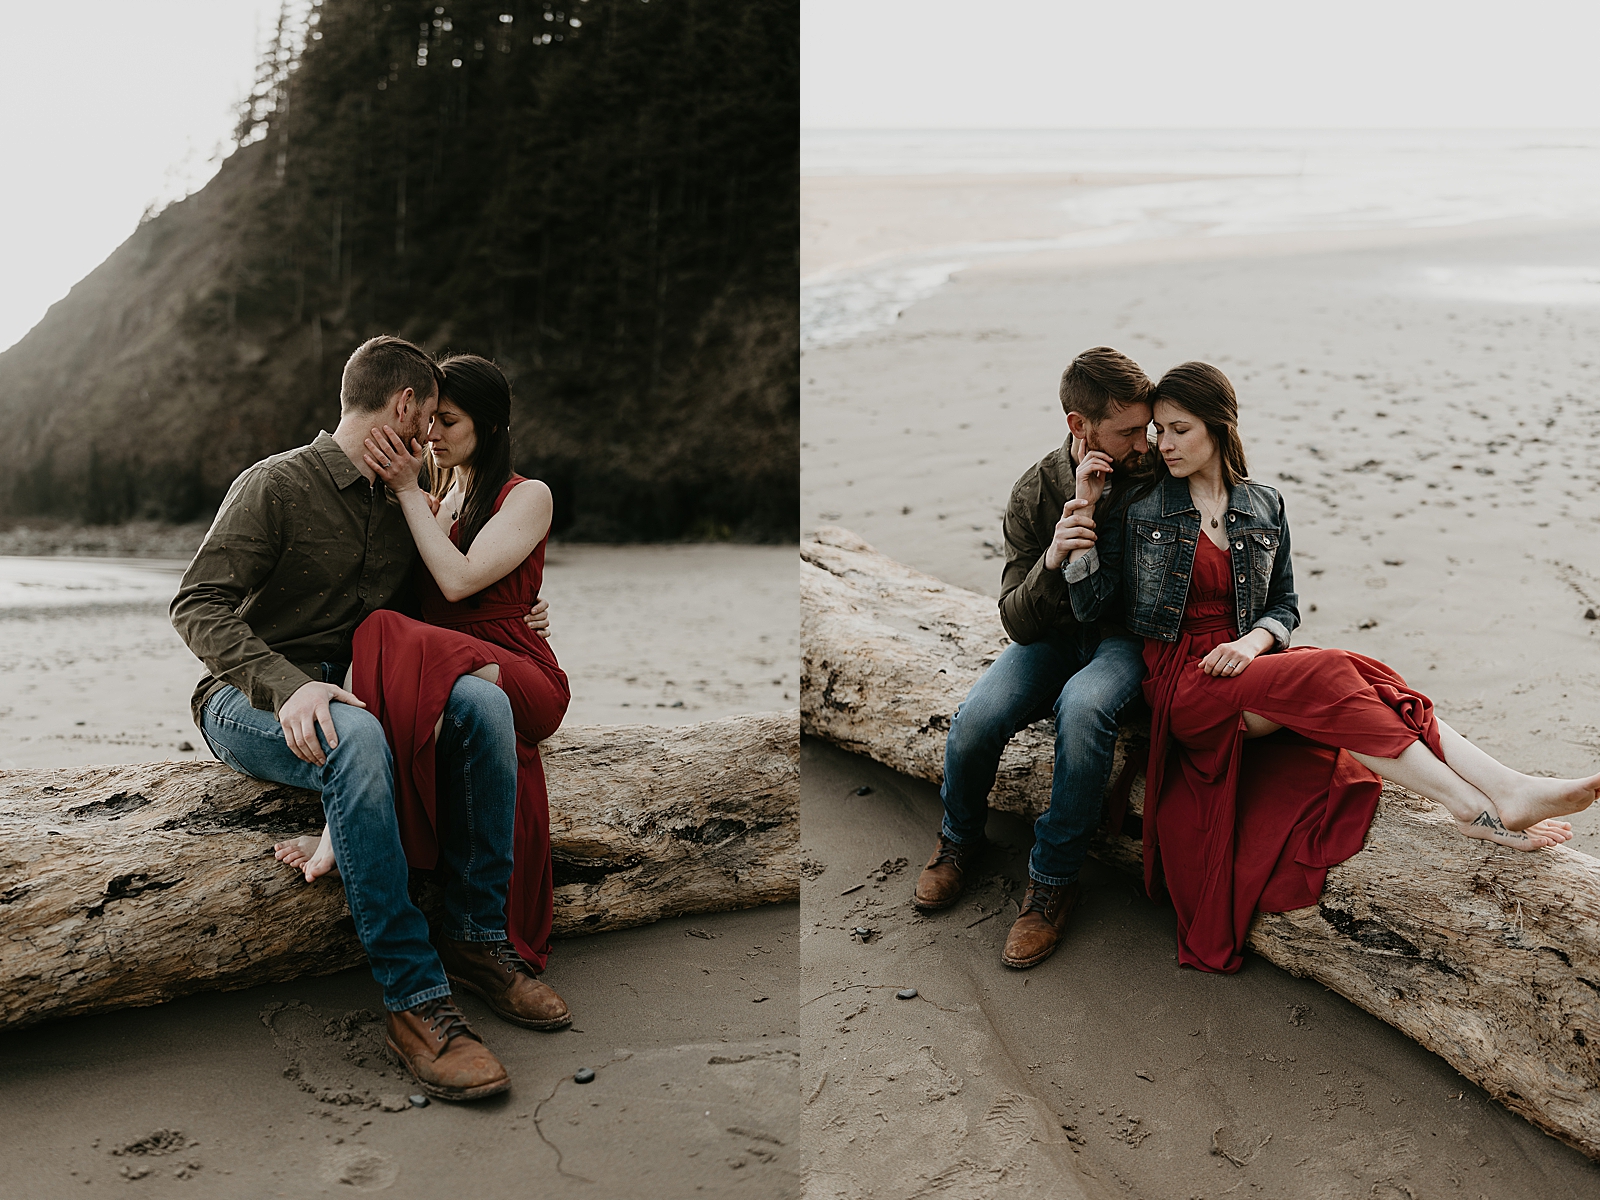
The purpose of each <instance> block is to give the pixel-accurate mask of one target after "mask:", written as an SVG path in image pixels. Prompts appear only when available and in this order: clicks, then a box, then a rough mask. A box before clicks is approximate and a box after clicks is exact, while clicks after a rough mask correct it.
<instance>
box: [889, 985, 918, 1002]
mask: <svg viewBox="0 0 1600 1200" xmlns="http://www.w3.org/2000/svg"><path fill="white" fill-rule="evenodd" d="M894 995H895V999H897V1000H915V999H916V998H917V989H916V988H901V989H900V990H899V991H898V992H896V993H895V994H894Z"/></svg>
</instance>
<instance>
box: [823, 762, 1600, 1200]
mask: <svg viewBox="0 0 1600 1200" xmlns="http://www.w3.org/2000/svg"><path fill="white" fill-rule="evenodd" d="M861 787H868V788H871V789H872V791H871V792H870V793H869V794H868V795H866V796H858V795H856V791H857V789H858V788H861ZM801 788H802V800H801V802H802V805H803V806H804V811H805V824H804V828H803V835H802V837H803V844H804V847H805V857H806V859H808V860H809V861H810V863H811V864H812V865H811V866H810V867H808V868H806V869H805V873H806V875H807V876H808V878H805V879H804V880H803V881H802V884H801V895H800V902H801V911H802V918H801V953H800V979H801V997H800V1028H801V1035H802V1046H803V1050H802V1053H803V1060H802V1067H801V1079H800V1083H801V1090H802V1099H803V1101H804V1107H803V1108H802V1110H801V1124H800V1128H801V1132H802V1136H803V1138H804V1150H803V1156H804V1162H805V1168H806V1171H807V1174H808V1179H809V1181H810V1184H809V1186H810V1190H809V1192H808V1195H809V1196H812V1197H815V1198H816V1200H824V1198H826V1200H833V1198H834V1197H840V1198H843V1197H861V1196H913V1195H951V1196H961V1197H963V1198H970V1200H988V1198H989V1197H1023V1198H1032V1197H1039V1198H1040V1200H1045V1198H1052V1200H1053V1198H1056V1197H1072V1196H1074V1195H1081V1196H1086V1197H1092V1198H1094V1200H1101V1198H1106V1200H1110V1198H1112V1197H1117V1198H1121V1197H1129V1196H1136V1197H1152V1198H1155V1197H1162V1198H1164V1197H1174V1196H1176V1197H1221V1196H1228V1195H1231V1196H1235V1197H1237V1196H1273V1197H1277V1196H1282V1197H1294V1198H1295V1200H1302V1198H1303V1200H1344V1198H1350V1200H1355V1198H1358V1197H1360V1198H1367V1197H1380V1198H1382V1200H1405V1198H1407V1197H1413V1198H1418V1197H1434V1196H1462V1197H1472V1198H1474V1200H1476V1198H1478V1197H1492V1198H1493V1200H1523V1198H1526V1200H1554V1198H1556V1197H1562V1198H1571V1200H1579V1198H1580V1197H1585V1196H1592V1195H1594V1194H1595V1190H1596V1188H1597V1187H1600V1167H1597V1166H1596V1165H1595V1164H1594V1163H1592V1162H1590V1161H1589V1160H1588V1159H1586V1158H1584V1157H1583V1155H1581V1154H1579V1153H1578V1152H1577V1151H1576V1150H1573V1149H1571V1148H1569V1147H1567V1146H1564V1145H1562V1144H1561V1143H1560V1142H1557V1141H1555V1140H1554V1139H1552V1138H1549V1137H1546V1136H1545V1135H1544V1134H1543V1133H1541V1132H1539V1131H1538V1130H1537V1129H1535V1128H1534V1127H1533V1126H1531V1125H1529V1124H1528V1123H1527V1122H1526V1121H1524V1120H1523V1119H1522V1118H1521V1117H1518V1116H1515V1115H1514V1114H1512V1113H1510V1112H1508V1111H1507V1110H1506V1109H1504V1108H1502V1107H1501V1106H1500V1105H1499V1104H1497V1103H1496V1102H1495V1101H1494V1100H1492V1099H1491V1098H1490V1097H1489V1096H1487V1095H1486V1094H1485V1093H1484V1092H1483V1091H1481V1090H1480V1089H1479V1088H1477V1087H1476V1086H1475V1085H1473V1084H1472V1083H1470V1082H1468V1081H1467V1080H1466V1079H1464V1078H1462V1076H1461V1075H1459V1074H1458V1073H1457V1072H1456V1071H1455V1070H1454V1069H1453V1068H1452V1067H1450V1066H1449V1065H1448V1064H1447V1063H1446V1062H1445V1061H1444V1060H1443V1059H1441V1058H1439V1057H1437V1056H1436V1055H1433V1054H1430V1053H1429V1052H1428V1051H1426V1050H1424V1049H1423V1048H1422V1047H1421V1046H1419V1045H1417V1044H1416V1043H1415V1042H1413V1041H1411V1040H1410V1039H1409V1038H1407V1037H1405V1036H1404V1035H1403V1034H1401V1033H1399V1032H1398V1031H1396V1030H1394V1029H1391V1028H1390V1027H1389V1026H1387V1025H1384V1024H1383V1023H1381V1022H1380V1021H1378V1020H1376V1019H1375V1018H1373V1017H1371V1016H1369V1015H1368V1014H1367V1013H1365V1012H1363V1011H1361V1010H1360V1009H1358V1008H1356V1007H1355V1006H1354V1005H1352V1004H1350V1003H1349V1002H1348V1001H1346V1000H1344V999H1343V998H1342V997H1340V996H1338V995H1337V994H1335V993H1333V992H1331V991H1328V990H1327V989H1326V988H1324V987H1323V986H1322V985H1321V984H1318V983H1315V982H1313V981H1311V980H1309V979H1295V978H1294V977H1293V976H1291V975H1289V974H1287V973H1286V972H1283V971H1280V970H1278V969H1277V968H1276V967H1273V966H1271V965H1269V964H1267V963H1264V962H1262V961H1261V960H1260V959H1257V958H1255V957H1254V956H1250V957H1248V958H1247V960H1246V963H1245V966H1244V968H1243V970H1241V971H1240V972H1239V973H1238V974H1237V975H1206V974H1202V973H1200V972H1198V971H1193V970H1188V969H1185V968H1180V967H1179V966H1178V965H1177V961H1176V955H1175V954H1174V952H1173V944H1174V942H1173V939H1174V936H1175V934H1174V923H1173V915H1172V910H1171V908H1170V907H1169V906H1166V905H1158V904H1154V903H1152V902H1151V901H1150V900H1148V899H1147V898H1145V896H1144V895H1143V891H1142V889H1141V888H1140V887H1139V886H1138V884H1137V882H1136V881H1135V880H1134V879H1132V878H1130V877H1128V876H1124V875H1121V874H1118V873H1116V872H1114V871H1111V870H1109V869H1108V868H1106V867H1104V866H1101V865H1100V864H1098V863H1096V862H1094V861H1092V860H1091V861H1090V863H1089V865H1088V867H1087V868H1086V869H1085V871H1084V875H1083V881H1084V891H1083V899H1082V901H1081V902H1080V904H1079V907H1078V910H1077V913H1076V914H1075V916H1074V917H1073V919H1072V923H1071V925H1070V926H1069V928H1068V931H1067V934H1066V938H1065V941H1064V943H1063V944H1062V946H1061V948H1060V949H1058V950H1057V951H1056V953H1055V954H1054V955H1053V956H1052V957H1051V958H1049V959H1047V960H1046V961H1045V962H1043V963H1041V964H1040V965H1039V966H1037V967H1034V968H1032V969H1031V970H1028V971H1013V970H1010V969H1008V968H1006V967H1004V966H1002V965H1001V963H1000V948H1001V946H1002V945H1003V944H1004V942H1005V936H1006V930H1007V929H1008V928H1009V927H1010V924H1011V921H1012V920H1013V919H1015V916H1016V902H1017V901H1019V900H1021V898H1022V893H1023V889H1024V888H1025V887H1026V886H1027V883H1026V880H1027V874H1028V868H1027V852H1028V849H1029V847H1031V845H1032V843H1033V837H1032V828H1031V826H1030V825H1029V823H1028V822H1026V821H1023V820H1020V819H1018V818H1016V817H1013V816H1009V815H1002V816H997V817H994V818H992V819H991V820H990V822H989V829H988V834H989V837H990V839H991V840H992V841H993V842H995V843H997V844H996V845H995V846H993V847H992V848H991V849H990V851H989V853H988V855H987V856H986V857H985V859H984V860H983V862H982V864H981V867H980V870H979V883H978V886H977V887H976V888H974V889H973V890H972V891H970V892H969V893H968V894H967V896H965V897H963V899H962V900H961V901H960V902H958V903H957V904H956V905H955V907H953V908H950V909H947V910H946V911H944V912H942V913H936V914H933V915H932V916H928V917H924V916H921V915H920V914H918V913H917V912H916V910H915V909H913V908H912V907H911V903H910V894H911V885H912V881H913V880H914V878H915V873H916V871H917V869H918V868H919V867H920V866H921V864H922V863H923V862H924V861H926V858H927V854H928V850H929V848H930V847H931V845H932V841H933V836H934V831H936V830H937V828H938V821H939V813H940V807H939V793H938V789H937V788H936V787H934V786H933V785H931V784H927V783H923V782H921V781H918V780H910V779H906V778H905V777H904V776H901V775H897V774H895V773H894V772H892V771H890V770H888V769H887V768H884V767H881V766H879V765H878V764H876V763H873V762H869V761H867V760H865V759H862V758H858V757H856V756H854V755H849V754H845V753H843V752H842V751H839V750H836V749H835V748H833V747H832V746H828V745H826V744H824V743H821V742H817V741H815V740H814V739H807V740H806V742H805V744H804V748H803V750H802V755H801ZM900 861H904V863H905V866H904V867H901V868H899V869H898V870H896V869H895V868H896V865H897V863H898V862H900ZM885 863H887V864H888V865H889V867H890V868H891V871H893V873H891V874H887V875H885V873H884V872H883V871H882V870H880V869H879V868H882V867H883V866H884V865H885ZM819 868H821V869H820V870H819ZM880 875H885V877H884V878H883V879H882V880H881V881H880V879H879V876H880ZM863 884H864V885H865V886H863V887H861V888H860V889H859V890H854V891H850V890H849V889H852V888H855V887H856V886H857V885H863ZM847 891H848V893H849V894H844V893H846V892H847ZM857 928H867V929H870V930H872V931H873V932H872V933H871V935H870V937H869V938H868V939H867V940H866V941H863V940H862V939H861V938H860V937H859V936H856V935H855V934H854V930H855V929H857ZM902 988H915V989H917V993H918V994H917V997H916V998H915V999H914V1000H900V999H897V998H896V993H897V992H898V991H899V990H900V989H902ZM1230 1155H1231V1156H1232V1157H1229V1156H1230Z"/></svg>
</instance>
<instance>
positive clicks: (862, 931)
mask: <svg viewBox="0 0 1600 1200" xmlns="http://www.w3.org/2000/svg"><path fill="white" fill-rule="evenodd" d="M855 932H856V936H857V937H858V938H869V937H871V936H872V930H870V929H868V928H867V927H866V926H865V925H857V926H856V930H855Z"/></svg>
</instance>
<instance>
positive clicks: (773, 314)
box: [0, 0, 799, 538]
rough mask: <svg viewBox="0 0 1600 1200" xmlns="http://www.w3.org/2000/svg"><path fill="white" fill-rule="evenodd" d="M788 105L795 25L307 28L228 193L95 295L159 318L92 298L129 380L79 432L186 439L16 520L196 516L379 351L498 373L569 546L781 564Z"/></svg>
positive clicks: (326, 16)
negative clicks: (350, 360)
mask: <svg viewBox="0 0 1600 1200" xmlns="http://www.w3.org/2000/svg"><path fill="white" fill-rule="evenodd" d="M291 43H293V44H291ZM798 98H799V97H798V8H797V3H796V0H562V3H560V4H545V3H541V2H528V0H502V2H500V3H482V2H478V0H457V2H454V3H448V4H437V3H433V4H417V3H404V2H390V3H383V2H381V0H323V2H322V3H320V4H317V5H316V6H315V7H314V9H313V15H312V17H311V24H310V26H309V28H308V29H307V30H306V31H305V33H304V40H303V43H302V42H300V41H299V39H298V38H297V36H296V35H295V33H294V32H293V31H291V30H289V29H287V28H282V27H281V36H280V37H279V38H278V39H276V41H275V43H274V45H273V46H271V47H270V48H269V50H268V52H267V54H266V56H265V58H264V60H263V63H262V69H261V71H260V73H259V75H258V81H257V89H256V92H255V94H254V95H253V96H252V97H251V98H250V99H249V100H248V101H247V102H246V104H245V105H244V106H243V111H242V115H241V121H240V130H239V134H240V142H241V149H239V150H238V151H237V152H236V153H235V154H234V156H233V157H232V159H230V161H229V162H228V163H226V164H225V165H224V169H223V171H222V172H221V173H220V174H219V177H218V179H217V180H216V181H214V182H213V183H212V184H211V185H209V186H208V188H207V189H205V192H203V193H201V194H200V195H198V196H196V197H193V198H191V199H190V200H189V201H185V202H184V203H183V204H181V205H176V206H173V208H172V209H169V210H168V211H167V212H166V213H163V214H161V215H160V216H158V217H156V218H155V219H154V220H152V221H151V222H150V223H149V225H147V226H145V227H144V228H142V229H141V230H140V231H139V233H138V234H136V235H135V237H134V238H132V239H130V242H129V244H128V245H126V246H124V247H123V249H122V250H119V251H118V254H117V255H114V256H113V259H112V260H110V261H108V264H107V267H105V268H102V270H115V271H118V272H120V275H119V276H118V279H119V280H121V279H122V278H123V277H128V278H129V279H130V280H132V281H133V283H135V284H136V283H137V282H138V281H139V280H146V281H148V282H150V283H152V284H154V283H155V282H156V281H157V280H158V279H159V280H160V281H161V292H160V294H159V295H156V296H145V297H142V298H140V297H139V293H138V288H137V287H135V286H130V287H108V288H104V289H102V290H103V291H106V292H107V293H108V299H107V300H106V301H105V302H104V303H107V304H110V305H111V306H113V307H115V306H117V305H119V304H120V305H121V308H120V309H118V311H117V312H116V314H115V320H111V318H109V317H107V318H104V319H103V321H102V324H106V326H107V328H112V327H114V328H115V337H116V338H117V339H120V341H119V343H118V344H119V346H122V347H123V348H124V349H123V352H122V353H121V354H120V355H119V361H120V362H121V364H122V367H121V368H120V369H119V370H118V371H115V372H111V373H110V375H109V376H108V377H107V378H108V382H106V383H105V384H104V386H100V385H96V386H93V387H91V386H88V385H87V384H84V385H82V386H80V387H79V390H80V391H84V392H85V398H84V401H83V403H84V404H85V405H86V406H87V407H88V408H89V409H94V410H95V411H98V412H106V413H109V412H111V411H112V406H113V405H114V404H115V403H117V402H118V398H120V400H121V401H122V402H126V401H127V400H128V399H129V398H130V397H131V396H134V395H138V394H141V393H142V394H143V401H142V408H143V409H144V410H147V411H150V412H151V413H152V415H153V418H154V419H157V420H160V421H163V422H167V421H177V422H180V423H182V422H184V421H186V420H187V421H189V422H191V426H192V427H191V428H190V429H189V430H188V431H187V432H186V433H185V434H183V435H176V436H172V437H170V438H168V439H166V441H165V442H163V440H162V439H157V438H142V437H136V438H133V439H131V440H128V439H124V440H123V441H122V442H121V443H120V444H119V443H118V442H117V441H116V440H114V439H110V438H107V437H105V436H102V435H98V434H97V435H96V436H95V438H94V439H92V441H91V444H90V447H89V458H88V461H83V460H82V459H78V460H73V458H72V455H71V454H70V453H61V452H58V447H56V446H55V445H52V444H48V439H46V441H45V442H44V443H41V444H39V445H38V446H37V447H36V449H37V450H38V451H39V453H37V454H35V455H33V456H32V458H31V466H30V468H29V470H31V471H32V472H33V473H34V475H33V477H31V478H21V479H19V484H20V485H21V486H20V487H19V491H21V490H26V491H27V492H28V493H29V494H30V495H31V496H33V497H34V498H35V506H36V507H50V506H51V505H53V506H54V507H57V508H61V507H67V508H70V509H71V510H73V511H76V512H77V513H79V514H80V515H83V516H85V517H88V518H89V519H92V520H114V519H118V518H120V517H124V516H128V515H134V514H137V513H140V512H146V513H155V514H159V515H164V516H171V517H183V516H188V515H191V512H192V511H195V510H201V509H203V508H204V507H206V506H207V505H210V504H214V503H215V502H216V500H217V499H218V498H219V496H220V493H221V490H222V489H224V488H225V487H226V484H227V482H228V480H229V479H231V477H232V475H233V474H234V473H236V472H237V471H238V470H239V469H240V468H242V467H243V466H245V465H247V463H248V462H250V461H253V460H254V459H255V458H258V457H261V456H263V455H265V454H268V453H271V452H273V451H275V450H278V449H282V448H284V447H286V446H290V445H294V444H297V443H299V442H302V441H304V440H306V439H307V438H309V437H310V436H311V435H313V434H314V433H315V432H316V430H317V428H319V427H330V428H331V425H332V422H333V421H334V420H336V419H337V414H336V410H335V409H334V408H333V407H332V404H333V398H334V397H335V396H336V393H337V387H338V374H339V370H340V367H341V366H342V364H343V361H344V358H345V357H346V355H347V354H348V353H349V351H350V350H351V349H352V348H354V346H355V345H357V344H359V342H360V341H361V340H363V339H364V338H366V337H368V336H370V335H371V334H373V333H376V332H398V333H401V334H402V335H405V336H408V337H412V338H414V339H416V340H418V341H421V342H423V343H424V344H426V345H427V346H428V347H429V348H430V349H433V350H436V351H441V352H443V351H451V350H468V351H473V352H477V353H482V354H487V355H489V356H491V357H493V358H495V359H496V361H498V362H499V363H500V364H501V366H502V367H503V368H504V369H505V370H506V373H507V374H508V376H510V377H511V378H512V379H513V384H514V387H515V389H516V392H517V395H518V407H517V410H516V413H515V415H514V422H513V432H514V436H515V439H516V443H517V451H518V466H519V469H521V470H523V471H524V472H525V473H530V474H537V475H539V476H540V477H541V478H544V479H545V480H546V481H547V482H549V483H550V484H551V486H552V488H553V489H554V490H555V493H556V498H557V511H558V527H560V526H565V527H567V532H569V533H570V534H572V535H574V536H590V537H602V538H630V537H634V538H637V537H644V538H654V537H676V536H685V535H687V536H728V535H729V534H735V535H740V536H746V537H762V538H787V537H792V536H794V532H795V529H796V526H797V513H798V480H799V466H798V432H799V388H798V364H799V351H798V331H797V320H798V316H797V305H798V300H797V279H798V259H797V254H798V146H797V141H798V135H797V128H798ZM207 193H214V194H213V195H210V196H209V197H208V195H207ZM179 210H186V211H179ZM197 242H198V243H199V244H200V245H201V247H202V248H203V249H204V251H205V253H204V254H203V255H197V251H196V244H197ZM119 256H121V257H120V258H119ZM183 256H187V257H183ZM202 259H203V262H202ZM191 260H192V263H191ZM180 261H182V262H184V263H191V265H189V266H185V267H183V268H182V271H183V272H185V273H183V274H182V277H181V279H180V278H179V277H178V276H175V275H174V274H173V272H174V271H178V270H179V268H178V267H176V266H172V265H170V264H171V263H177V262H180ZM161 262H167V263H168V264H169V265H168V266H166V267H165V268H164V270H165V272H166V273H165V274H162V273H161V272H159V271H153V264H156V263H161ZM92 282H93V277H91V280H90V281H86V284H85V285H80V290H85V299H84V303H88V302H89V301H90V300H92V299H93V297H92V296H91V295H89V292H90V291H92V289H89V288H88V287H87V285H88V284H90V283H92ZM179 291H181V292H182V298H181V300H177V299H174V295H175V293H177V292H179ZM76 295H77V292H76V291H75V293H74V296H76ZM68 303H69V304H70V303H71V299H70V298H69V302H68ZM141 304H142V306H143V307H142V308H141V307H139V305H141ZM52 315H54V314H52ZM163 315H164V316H163ZM164 319H165V320H166V323H165V324H163V320H164ZM47 323H48V322H47ZM44 328H45V326H43V325H42V326H41V327H40V329H41V330H43V329H44ZM39 332H40V331H38V330H36V331H35V334H34V335H30V340H31V339H32V338H34V337H35V336H37V335H38V333H39ZM141 337H142V338H143V340H144V341H145V342H151V343H152V345H151V346H150V347H149V348H147V349H139V348H138V346H140V345H142V344H143V343H142V342H141V341H140V339H141ZM58 340H61V339H58ZM26 345H27V343H26V341H25V343H24V344H23V345H22V346H19V348H18V350H19V351H22V350H24V348H25V347H26ZM12 353H13V354H16V353H18V351H13V352H12ZM8 357H10V355H7V356H4V357H0V384H4V383H5V381H6V380H5V375H6V371H5V367H6V365H7V364H6V363H5V358H8ZM23 359H26V360H27V362H28V366H29V370H30V371H31V372H32V374H31V375H30V376H29V377H30V378H34V377H37V378H36V379H35V382H38V380H40V379H43V377H44V376H45V375H48V374H49V372H48V371H44V372H42V373H41V371H40V370H39V369H35V368H37V367H38V366H39V362H37V361H35V360H40V347H38V346H36V347H34V348H33V349H32V350H29V351H27V352H26V353H24V354H23V355H22V356H21V358H19V363H20V362H22V361H23ZM40 361H42V360H40ZM97 369H98V368H97ZM23 374H24V375H27V374H28V372H23ZM102 374H105V373H104V372H102ZM61 378H62V379H63V382H64V384H65V385H66V386H67V387H68V390H69V391H70V390H71V389H72V387H73V386H74V385H73V383H72V382H71V381H70V380H69V379H67V377H66V376H62V377H61ZM152 388H154V389H155V397H156V398H155V399H153V400H152V399H151V396H152V391H151V389H152ZM108 397H110V398H108ZM185 398H186V399H185ZM167 410H172V411H167ZM29 420H30V423H31V425H32V426H33V427H34V428H33V432H34V433H35V435H36V437H42V436H43V435H45V434H46V433H47V431H48V429H49V428H51V427H52V426H54V427H56V429H57V432H58V433H59V432H60V430H61V429H62V428H64V427H63V426H61V423H60V421H59V420H55V421H53V420H51V419H44V420H42V421H41V420H38V419H34V418H30V419H29ZM89 424H90V425H91V426H92V427H95V428H98V425H99V422H98V421H96V420H91V421H90V422H89ZM163 445H167V446H170V447H173V448H175V449H174V450H173V452H172V453H165V452H164V451H163ZM47 449H48V450H49V451H50V453H48V454H46V453H45V451H46V450H47ZM41 470H43V471H45V472H47V477H46V478H39V477H38V472H40V471H41ZM79 470H81V471H82V472H83V478H82V482H81V486H75V485H74V481H75V480H77V479H78V478H79V476H78V473H77V472H78V471H79ZM40 485H43V488H44V491H43V492H41V487H40ZM41 495H47V496H49V497H51V498H52V499H51V504H45V503H43V502H42V501H40V500H39V497H41Z"/></svg>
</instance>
